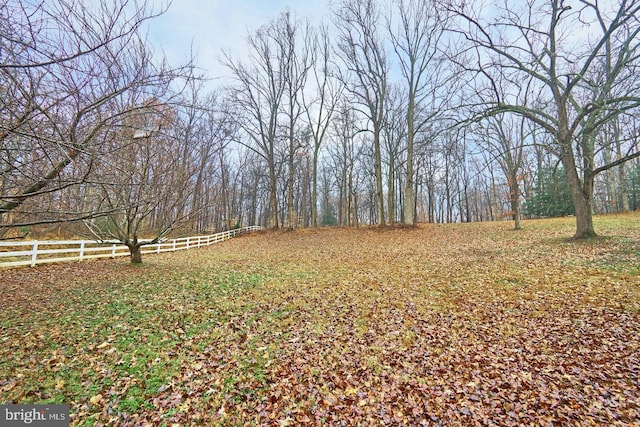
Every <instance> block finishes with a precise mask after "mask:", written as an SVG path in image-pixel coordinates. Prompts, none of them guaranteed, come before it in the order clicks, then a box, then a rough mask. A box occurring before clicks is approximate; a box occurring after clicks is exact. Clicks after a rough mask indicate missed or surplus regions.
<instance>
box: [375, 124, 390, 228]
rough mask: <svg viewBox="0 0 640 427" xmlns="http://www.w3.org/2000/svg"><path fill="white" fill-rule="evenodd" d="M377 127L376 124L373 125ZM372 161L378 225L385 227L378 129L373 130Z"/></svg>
mask: <svg viewBox="0 0 640 427" xmlns="http://www.w3.org/2000/svg"><path fill="white" fill-rule="evenodd" d="M374 126H376V127H378V126H377V125H374ZM373 149H374V156H375V159H374V162H375V174H376V176H375V178H376V205H377V208H378V225H379V226H380V227H385V226H386V225H387V224H386V222H385V220H384V214H385V212H384V189H383V186H382V153H381V150H380V129H379V128H377V129H375V130H374V136H373Z"/></svg>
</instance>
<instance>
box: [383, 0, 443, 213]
mask: <svg viewBox="0 0 640 427" xmlns="http://www.w3.org/2000/svg"><path fill="white" fill-rule="evenodd" d="M396 5H397V10H398V14H397V16H398V20H399V22H398V25H397V29H396V26H395V24H394V22H392V21H389V22H388V27H389V34H390V35H391V40H392V42H393V48H394V50H395V52H396V55H397V57H398V60H399V65H400V70H401V71H402V76H403V78H404V81H405V84H406V89H407V97H406V100H407V103H406V126H407V162H406V179H405V195H404V223H405V224H406V225H414V224H415V218H414V209H415V200H414V198H415V195H414V185H415V184H414V175H415V173H414V157H415V154H414V144H415V139H416V136H417V135H418V133H419V132H421V131H424V130H425V127H426V126H427V125H429V123H430V122H432V121H434V120H436V118H437V116H438V115H441V114H443V110H444V107H445V104H446V103H447V101H448V98H449V96H450V94H451V93H452V91H453V88H454V87H455V85H454V84H453V82H454V80H453V78H452V77H453V75H452V73H451V69H450V68H449V67H448V66H447V63H446V62H445V61H444V58H443V57H442V55H441V54H440V52H439V48H440V44H441V42H442V39H443V36H444V34H445V26H446V19H445V18H444V17H443V15H442V11H439V10H438V9H437V8H436V3H435V2H434V1H431V0H427V1H424V0H396Z"/></svg>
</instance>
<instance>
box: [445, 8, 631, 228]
mask: <svg viewBox="0 0 640 427" xmlns="http://www.w3.org/2000/svg"><path fill="white" fill-rule="evenodd" d="M454 3H455V2H452V3H451V4H450V5H449V10H450V11H452V12H454V13H455V14H456V15H457V17H458V18H459V23H460V26H459V28H458V31H459V33H460V34H462V35H463V37H464V38H466V40H467V41H468V42H469V43H470V46H471V47H472V48H473V49H475V52H476V66H469V64H462V63H460V65H462V66H464V67H465V68H467V69H468V70H469V71H472V72H473V73H476V78H475V79H474V80H473V81H472V82H473V84H474V85H475V87H476V88H477V87H478V85H479V81H480V79H481V78H482V79H484V80H485V81H486V82H487V86H486V87H485V88H484V89H480V90H484V91H491V92H493V95H492V96H493V97H494V101H493V102H491V103H489V104H488V105H485V106H482V108H476V112H477V113H478V114H480V115H485V116H486V115H494V114H502V113H504V112H510V113H514V114H517V115H520V116H522V117H525V118H526V119H527V120H530V121H532V122H534V123H535V124H536V125H538V126H540V127H542V128H544V129H545V130H546V132H548V133H549V134H550V135H552V137H553V142H552V143H551V144H550V145H549V146H548V149H549V150H552V151H553V152H554V153H556V155H557V156H558V158H559V159H560V162H561V163H562V165H563V168H564V172H565V174H566V177H567V181H568V183H569V188H570V191H571V195H572V198H573V202H574V205H575V211H576V232H575V236H574V237H575V238H588V237H591V236H595V235H596V233H595V230H594V227H593V219H592V210H593V184H594V177H595V176H596V175H597V174H598V173H600V172H603V171H606V170H608V169H610V168H613V167H616V166H619V165H620V164H622V163H624V162H626V161H628V160H630V159H633V158H635V157H638V156H640V151H637V150H634V149H633V148H632V146H631V145H630V146H629V148H628V149H627V150H625V151H624V152H623V153H621V156H619V158H617V159H616V160H614V161H611V162H609V163H606V164H601V165H597V164H596V157H595V153H596V152H597V149H598V148H597V147H596V140H597V135H598V134H599V133H600V132H602V130H603V128H604V127H605V126H607V124H609V123H611V122H612V121H614V120H616V119H617V118H618V117H620V116H621V115H623V114H625V113H627V112H630V111H632V110H634V109H636V108H637V107H638V106H640V85H638V84H637V79H636V76H637V68H638V65H639V61H640V56H639V55H638V53H639V51H640V38H639V37H638V35H639V34H640V21H638V19H637V17H638V14H640V1H638V0H620V1H616V2H611V3H610V2H606V4H604V3H602V2H597V1H590V0H579V1H577V2H574V3H573V4H572V5H570V4H569V2H567V1H565V0H534V1H529V2H526V3H518V4H517V5H514V4H511V3H509V4H507V3H504V4H502V3H501V4H499V5H496V8H497V15H496V16H495V17H493V18H485V17H486V16H487V15H486V14H484V15H483V14H482V13H481V11H478V10H475V11H474V10H471V9H470V7H468V5H467V4H466V3H462V2H460V3H459V4H458V3H456V4H454ZM483 16H484V17H483ZM576 28H580V29H581V31H575V29H576ZM530 80H532V81H533V83H532V84H531V86H530V91H531V94H532V96H529V97H527V100H528V101H529V102H527V103H522V102H517V101H518V100H520V101H521V100H522V99H523V98H514V97H512V96H510V94H508V93H507V94H503V93H501V91H500V90H499V86H500V85H502V84H504V83H505V82H508V83H509V84H510V85H513V86H515V87H518V86H524V85H525V84H526V82H528V81H530ZM533 95H535V96H533ZM485 99H486V98H485Z"/></svg>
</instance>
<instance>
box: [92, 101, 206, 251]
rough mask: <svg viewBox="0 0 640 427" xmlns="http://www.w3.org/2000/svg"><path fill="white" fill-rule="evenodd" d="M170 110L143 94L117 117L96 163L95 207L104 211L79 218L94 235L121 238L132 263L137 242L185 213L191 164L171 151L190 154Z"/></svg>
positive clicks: (155, 237) (148, 240)
mask: <svg viewBox="0 0 640 427" xmlns="http://www.w3.org/2000/svg"><path fill="white" fill-rule="evenodd" d="M175 114H176V112H175V111H174V110H173V109H172V108H170V107H169V106H167V105H166V104H162V103H160V102H158V101H157V100H155V99H150V100H148V101H147V102H145V103H144V105H143V106H142V108H140V109H139V110H138V112H137V113H136V114H135V115H131V116H128V117H125V118H123V122H122V127H121V129H119V130H117V131H115V132H114V133H112V134H111V135H110V136H111V138H110V142H109V143H110V145H111V146H112V150H111V151H110V155H104V156H102V157H101V159H100V165H98V166H97V169H98V171H97V172H98V176H99V177H100V179H101V182H98V183H97V185H98V188H99V192H98V193H97V194H96V196H97V197H99V198H100V200H99V202H98V209H101V210H104V211H105V213H104V215H102V217H101V218H98V219H94V220H92V221H85V224H86V225H87V227H88V229H89V230H90V231H91V232H92V233H93V234H94V235H95V236H96V237H97V238H99V239H101V240H107V239H116V240H118V241H120V242H122V243H123V244H125V245H126V246H127V247H128V248H129V251H130V253H131V262H132V263H141V262H142V253H141V248H142V246H144V245H147V244H155V243H158V242H159V241H160V240H161V239H162V238H163V237H164V236H166V235H167V234H168V233H169V232H171V231H172V230H174V229H175V228H177V227H179V226H180V225H181V224H183V223H187V222H188V219H189V217H190V215H189V213H188V211H186V210H185V209H184V207H185V205H186V202H187V201H188V200H189V198H190V196H191V195H192V192H193V185H192V177H193V176H194V175H195V174H196V169H195V167H193V164H192V163H191V162H190V161H182V160H180V159H176V153H181V155H182V156H185V155H186V156H187V157H188V158H189V159H192V158H193V156H192V153H191V152H190V150H191V149H192V145H191V144H190V141H186V140H184V139H183V138H181V137H180V135H181V134H183V133H184V132H183V131H181V130H179V129H176V120H175Z"/></svg>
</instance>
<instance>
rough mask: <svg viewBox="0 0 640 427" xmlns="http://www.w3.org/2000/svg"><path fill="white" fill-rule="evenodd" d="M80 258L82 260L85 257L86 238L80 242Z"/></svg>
mask: <svg viewBox="0 0 640 427" xmlns="http://www.w3.org/2000/svg"><path fill="white" fill-rule="evenodd" d="M78 258H80V261H82V260H83V259H84V240H82V241H81V242H80V253H79V254H78Z"/></svg>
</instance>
